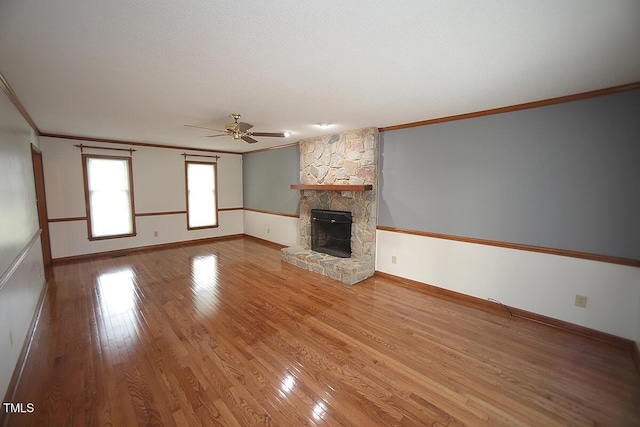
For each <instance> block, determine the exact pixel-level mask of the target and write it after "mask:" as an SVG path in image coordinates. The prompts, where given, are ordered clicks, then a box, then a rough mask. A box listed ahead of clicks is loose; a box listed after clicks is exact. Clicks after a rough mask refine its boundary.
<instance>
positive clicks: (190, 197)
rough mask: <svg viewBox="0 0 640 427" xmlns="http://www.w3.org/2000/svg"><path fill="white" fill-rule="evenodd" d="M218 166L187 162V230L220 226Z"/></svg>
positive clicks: (208, 163)
mask: <svg viewBox="0 0 640 427" xmlns="http://www.w3.org/2000/svg"><path fill="white" fill-rule="evenodd" d="M216 167H217V165H216V163H212V162H194V161H188V160H187V161H185V171H186V183H187V185H186V187H187V188H186V190H187V229H188V230H195V229H200V228H213V227H217V226H218V191H217V182H216V180H217V168H216Z"/></svg>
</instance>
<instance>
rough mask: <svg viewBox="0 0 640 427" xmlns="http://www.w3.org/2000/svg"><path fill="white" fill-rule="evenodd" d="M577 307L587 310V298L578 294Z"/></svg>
mask: <svg viewBox="0 0 640 427" xmlns="http://www.w3.org/2000/svg"><path fill="white" fill-rule="evenodd" d="M575 304H576V307H582V308H587V297H585V296H584V295H578V294H576V302H575Z"/></svg>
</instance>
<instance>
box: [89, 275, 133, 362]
mask: <svg viewBox="0 0 640 427" xmlns="http://www.w3.org/2000/svg"><path fill="white" fill-rule="evenodd" d="M97 281H98V286H97V298H98V301H97V302H98V304H99V306H100V311H101V316H99V318H98V320H99V322H100V323H99V331H100V341H101V343H102V344H101V347H102V350H103V352H104V354H105V356H109V357H113V358H114V359H120V358H121V357H122V355H121V354H120V352H121V351H125V350H124V349H126V348H127V347H129V346H131V345H137V344H138V343H139V341H140V339H139V331H140V324H139V322H140V313H139V312H138V295H137V293H136V276H135V272H134V270H133V269H132V268H131V267H121V268H119V269H117V270H109V271H107V272H105V273H102V274H100V275H99V276H98V280H97Z"/></svg>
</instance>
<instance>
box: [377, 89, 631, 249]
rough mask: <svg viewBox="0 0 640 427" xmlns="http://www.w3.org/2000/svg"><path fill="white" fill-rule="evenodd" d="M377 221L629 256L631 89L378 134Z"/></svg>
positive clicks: (478, 236) (409, 227)
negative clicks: (379, 160) (378, 186)
mask: <svg viewBox="0 0 640 427" xmlns="http://www.w3.org/2000/svg"><path fill="white" fill-rule="evenodd" d="M380 152H381V171H382V173H381V176H380V179H379V185H380V205H379V217H378V224H379V225H383V226H389V227H397V228H405V229H411V230H419V231H428V232H435V233H444V234H452V235H458V236H466V237H475V238H481V239H489V240H497V241H503V242H512V243H521V244H528V245H536V246H543V247H550V248H556V249H565V250H575V251H582V252H587V253H593V254H603V255H611V256H619V257H625V258H633V259H640V91H638V90H635V91H630V92H624V93H619V94H614V95H608V96H604V97H598V98H591V99H586V100H581V101H576V102H571V103H564V104H557V105H553V106H547V107H540V108H535V109H529V110H522V111H517V112H511V113H504V114H499V115H492V116H486V117H478V118H473V119H467V120H460V121H453V122H446V123H440V124H435V125H428V126H422V127H416V128H410V129H403V130H397V131H390V132H385V133H384V134H382V135H381V151H380Z"/></svg>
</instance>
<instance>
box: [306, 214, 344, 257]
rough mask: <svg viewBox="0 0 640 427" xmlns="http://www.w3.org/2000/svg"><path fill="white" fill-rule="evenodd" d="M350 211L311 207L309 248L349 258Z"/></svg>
mask: <svg viewBox="0 0 640 427" xmlns="http://www.w3.org/2000/svg"><path fill="white" fill-rule="evenodd" d="M351 223H352V220H351V212H346V211H330V210H323V209H311V249H312V250H314V251H316V252H322V253H325V254H329V255H333V256H335V257H339V258H351Z"/></svg>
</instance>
